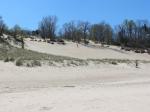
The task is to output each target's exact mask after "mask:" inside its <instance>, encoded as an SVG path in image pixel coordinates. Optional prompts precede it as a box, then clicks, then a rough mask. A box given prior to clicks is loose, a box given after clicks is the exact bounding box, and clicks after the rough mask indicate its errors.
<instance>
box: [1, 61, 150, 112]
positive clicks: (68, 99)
mask: <svg viewBox="0 0 150 112" xmlns="http://www.w3.org/2000/svg"><path fill="white" fill-rule="evenodd" d="M149 67H150V64H140V68H138V69H137V68H135V67H134V65H132V64H131V65H126V64H120V65H117V66H114V65H99V66H96V67H95V66H88V67H65V68H56V67H46V66H45V67H40V68H24V67H16V66H14V64H12V63H3V62H0V112H141V111H142V112H150V108H149V104H150V74H149V73H150V70H149Z"/></svg>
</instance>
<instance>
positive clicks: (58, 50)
mask: <svg viewBox="0 0 150 112" xmlns="http://www.w3.org/2000/svg"><path fill="white" fill-rule="evenodd" d="M26 48H27V49H30V50H34V51H38V52H43V53H49V54H54V55H61V56H69V57H74V58H80V59H88V58H92V59H103V58H108V59H131V60H136V59H138V60H150V55H148V54H137V53H134V52H126V51H122V50H120V48H119V47H116V46H110V48H99V49H97V48H90V47H86V46H83V45H81V44H80V45H79V47H77V45H76V43H72V42H67V44H66V45H58V44H54V45H52V44H48V43H44V42H34V41H29V40H28V39H27V40H26Z"/></svg>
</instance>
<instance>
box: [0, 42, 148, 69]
mask: <svg viewBox="0 0 150 112" xmlns="http://www.w3.org/2000/svg"><path fill="white" fill-rule="evenodd" d="M0 60H3V61H4V62H14V63H15V64H16V65H17V66H27V67H35V66H42V64H43V63H47V65H49V66H56V65H59V64H61V66H87V65H89V63H90V62H92V63H94V64H101V63H104V64H105V63H108V64H112V65H118V64H119V63H126V64H130V63H135V62H136V60H127V59H87V60H83V59H77V58H71V57H65V56H56V55H50V54H46V53H39V52H35V51H31V50H26V49H21V48H16V47H13V46H11V45H9V44H8V43H5V42H1V41H0ZM138 62H139V63H140V62H142V63H150V62H148V61H138Z"/></svg>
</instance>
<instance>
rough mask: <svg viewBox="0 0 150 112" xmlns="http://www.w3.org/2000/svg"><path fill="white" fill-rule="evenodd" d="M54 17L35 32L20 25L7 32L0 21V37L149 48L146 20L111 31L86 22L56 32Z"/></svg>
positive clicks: (102, 24)
mask: <svg viewBox="0 0 150 112" xmlns="http://www.w3.org/2000/svg"><path fill="white" fill-rule="evenodd" d="M57 23H58V19H57V17H56V16H47V17H44V18H43V19H42V20H41V21H40V22H39V26H38V28H37V29H36V30H34V31H30V30H24V29H22V28H21V27H20V26H19V25H15V26H14V27H13V28H11V29H8V27H7V26H6V24H5V23H4V21H3V19H2V17H0V35H2V34H3V33H6V34H10V35H12V36H13V37H14V38H15V39H17V35H25V36H31V35H34V36H41V37H42V38H43V39H51V40H55V39H57V38H61V39H66V40H69V41H73V42H78V43H84V44H88V43H89V40H91V41H93V42H95V43H101V44H108V45H110V44H113V45H119V46H125V47H133V48H150V24H149V22H148V21H146V20H137V21H135V20H127V19H126V20H124V21H123V22H122V23H121V24H119V25H117V26H116V27H115V28H112V26H111V25H109V24H108V23H106V22H100V23H95V24H91V23H90V22H88V21H70V22H67V23H65V24H64V25H63V26H62V28H61V29H60V30H59V31H58V28H57Z"/></svg>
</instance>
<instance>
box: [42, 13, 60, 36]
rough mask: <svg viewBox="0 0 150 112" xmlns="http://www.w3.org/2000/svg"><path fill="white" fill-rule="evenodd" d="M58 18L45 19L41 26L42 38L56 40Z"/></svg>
mask: <svg viewBox="0 0 150 112" xmlns="http://www.w3.org/2000/svg"><path fill="white" fill-rule="evenodd" d="M56 24H57V17H56V16H48V17H44V18H43V19H42V21H41V22H40V24H39V31H40V35H41V37H42V38H44V39H46V38H49V39H55V32H56Z"/></svg>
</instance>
